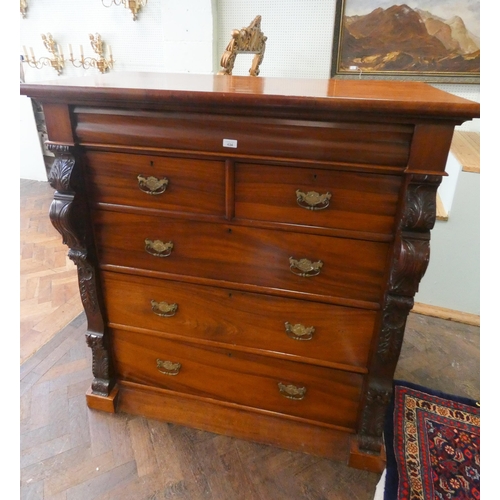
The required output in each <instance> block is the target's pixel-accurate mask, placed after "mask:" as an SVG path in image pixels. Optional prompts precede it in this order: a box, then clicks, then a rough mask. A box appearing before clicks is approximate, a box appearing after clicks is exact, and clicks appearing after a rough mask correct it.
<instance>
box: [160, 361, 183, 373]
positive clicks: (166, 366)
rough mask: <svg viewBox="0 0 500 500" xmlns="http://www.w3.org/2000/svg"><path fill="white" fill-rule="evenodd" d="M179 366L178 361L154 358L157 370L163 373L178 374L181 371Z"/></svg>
mask: <svg viewBox="0 0 500 500" xmlns="http://www.w3.org/2000/svg"><path fill="white" fill-rule="evenodd" d="M181 366H182V365H181V364H180V363H174V362H172V361H163V360H162V359H157V360H156V368H158V371H159V372H160V373H163V375H171V376H173V375H178V374H179V372H180V371H181Z"/></svg>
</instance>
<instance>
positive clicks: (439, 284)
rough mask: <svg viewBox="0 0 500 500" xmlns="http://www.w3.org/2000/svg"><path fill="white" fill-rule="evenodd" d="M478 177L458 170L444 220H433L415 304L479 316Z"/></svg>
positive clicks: (476, 174)
mask: <svg viewBox="0 0 500 500" xmlns="http://www.w3.org/2000/svg"><path fill="white" fill-rule="evenodd" d="M479 196H480V174H479V173H472V172H463V171H462V170H460V171H459V175H458V180H457V187H456V191H455V198H454V200H453V204H452V205H451V209H450V212H449V214H448V215H449V219H448V220H447V221H436V226H435V228H434V230H433V231H432V233H431V257H430V261H429V267H428V269H427V273H426V274H425V276H424V278H423V279H422V281H421V283H420V288H419V292H418V293H417V295H416V296H415V301H416V302H420V303H422V304H428V305H434V306H439V307H445V308H447V309H454V310H457V311H461V312H467V313H471V314H478V315H479V314H480V279H479V278H480V210H479V208H480V200H479Z"/></svg>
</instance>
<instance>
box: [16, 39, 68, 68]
mask: <svg viewBox="0 0 500 500" xmlns="http://www.w3.org/2000/svg"><path fill="white" fill-rule="evenodd" d="M42 40H43V44H44V45H45V48H46V49H47V50H48V51H49V52H50V54H52V57H51V58H49V57H41V58H40V59H38V61H37V60H36V57H35V54H34V52H33V49H32V48H31V47H30V54H31V57H30V56H29V55H28V51H27V50H26V47H25V46H23V51H24V58H23V62H25V63H27V64H28V65H29V66H31V67H32V68H36V69H41V68H42V67H43V66H51V67H52V68H54V69H55V70H56V71H57V74H58V75H60V74H61V73H62V70H63V68H64V55H63V53H62V50H61V47H60V46H59V45H58V44H57V43H56V42H55V40H54V39H53V38H52V35H51V34H50V33H47V34H46V35H42Z"/></svg>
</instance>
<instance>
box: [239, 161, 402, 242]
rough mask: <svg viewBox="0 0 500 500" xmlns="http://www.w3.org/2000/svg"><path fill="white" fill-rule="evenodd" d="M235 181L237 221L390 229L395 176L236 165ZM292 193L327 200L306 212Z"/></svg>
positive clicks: (398, 179) (395, 194)
mask: <svg viewBox="0 0 500 500" xmlns="http://www.w3.org/2000/svg"><path fill="white" fill-rule="evenodd" d="M235 179H236V181H235V182H236V194H235V218H236V219H250V220H264V221H273V222H283V223H287V224H295V225H305V226H319V227H333V228H337V229H347V230H351V231H366V232H373V233H377V232H380V233H385V234H392V232H393V230H394V217H395V214H396V207H397V201H398V197H399V190H400V189H401V176H400V175H399V176H396V175H393V176H389V175H386V176H384V175H374V174H361V173H352V172H350V171H342V170H331V169H328V170H327V169H321V168H316V169H313V168H308V169H303V168H291V167H286V168H284V167H273V166H269V165H259V164H252V163H239V162H238V163H237V165H236V177H235ZM297 190H299V191H301V192H303V193H306V194H307V193H309V192H311V191H313V192H317V193H318V194H323V195H324V194H326V193H329V194H330V195H331V198H330V199H329V201H328V206H327V207H326V208H322V209H321V210H310V209H308V208H304V207H303V206H299V204H298V201H297V194H296V191H297ZM303 205H304V204H303ZM305 206H306V207H307V204H305Z"/></svg>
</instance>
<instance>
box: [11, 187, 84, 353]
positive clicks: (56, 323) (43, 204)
mask: <svg viewBox="0 0 500 500" xmlns="http://www.w3.org/2000/svg"><path fill="white" fill-rule="evenodd" d="M20 188H21V195H20V229H21V245H20V253H21V262H20V300H21V307H20V314H21V318H20V332H21V352H20V357H21V363H23V362H24V361H26V360H27V359H28V358H29V357H30V356H32V355H33V353H34V352H36V351H37V350H38V349H39V348H40V347H41V346H42V345H44V344H45V343H46V342H47V341H49V340H50V339H51V338H52V336H53V335H55V334H56V333H57V332H59V330H61V329H62V328H63V327H64V326H66V325H67V324H68V323H69V322H70V321H71V320H73V319H74V318H76V316H78V315H79V314H80V313H81V312H82V311H83V307H82V303H81V300H80V295H79V291H78V282H77V277H76V267H75V265H74V264H73V262H71V261H70V260H69V259H68V257H67V253H68V248H67V247H66V246H65V245H64V244H63V243H62V238H61V235H60V234H59V233H58V232H57V231H56V229H55V228H54V227H53V226H52V224H51V222H50V220H49V216H48V214H49V207H50V203H51V201H52V198H53V195H54V190H53V189H52V188H51V187H50V185H49V183H48V182H41V181H32V180H26V179H21V183H20Z"/></svg>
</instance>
